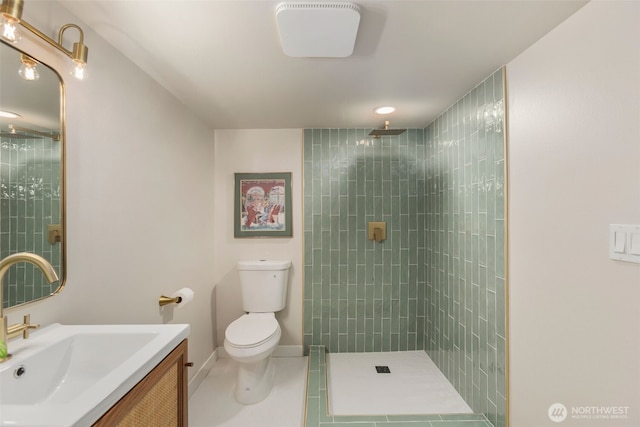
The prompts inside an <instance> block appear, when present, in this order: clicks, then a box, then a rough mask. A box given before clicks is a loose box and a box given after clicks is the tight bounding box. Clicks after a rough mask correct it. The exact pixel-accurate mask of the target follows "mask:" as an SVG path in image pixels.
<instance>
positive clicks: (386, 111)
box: [373, 105, 396, 114]
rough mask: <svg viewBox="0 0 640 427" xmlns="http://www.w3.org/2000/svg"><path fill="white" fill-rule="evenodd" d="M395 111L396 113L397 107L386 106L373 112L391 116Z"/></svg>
mask: <svg viewBox="0 0 640 427" xmlns="http://www.w3.org/2000/svg"><path fill="white" fill-rule="evenodd" d="M394 111H396V107H392V106H390V105H384V106H382V107H376V108H374V109H373V112H374V113H376V114H391V113H393V112H394Z"/></svg>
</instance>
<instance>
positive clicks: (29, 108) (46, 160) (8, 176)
mask: <svg viewBox="0 0 640 427" xmlns="http://www.w3.org/2000/svg"><path fill="white" fill-rule="evenodd" d="M25 63H26V64H25ZM23 64H24V66H23ZM29 64H32V65H35V69H36V71H37V72H38V74H39V78H38V79H37V80H31V81H28V80H25V79H24V78H23V77H21V75H19V74H18V71H19V70H20V69H21V66H23V74H24V71H26V72H29V71H30V70H24V67H26V66H27V65H29ZM63 106H64V92H63V83H62V79H61V78H60V76H59V75H58V73H56V72H55V71H54V70H53V69H52V68H50V67H48V66H47V65H45V64H42V63H41V62H39V61H37V59H34V58H31V57H29V56H26V55H25V54H24V53H23V52H21V51H19V50H17V49H15V48H14V47H12V46H9V45H8V44H6V43H4V42H2V43H0V259H2V258H5V257H6V256H8V255H11V254H13V253H16V252H33V253H36V254H38V255H41V256H43V257H44V258H46V259H47V260H48V261H49V262H50V263H51V265H53V266H54V268H55V269H56V272H57V273H58V276H59V277H60V278H61V279H60V281H59V282H54V283H52V284H51V285H49V284H48V283H47V282H46V280H45V279H44V277H43V275H42V273H41V272H40V270H39V269H38V268H36V267H35V266H33V265H31V264H28V263H20V264H17V265H14V266H12V267H11V268H10V269H9V271H7V274H6V275H5V278H4V283H2V286H3V289H2V290H3V292H2V296H3V298H2V299H3V301H2V305H3V307H4V308H9V307H15V306H18V305H21V304H25V303H29V302H32V301H36V300H39V299H42V298H46V297H48V296H51V295H54V294H56V293H57V292H59V291H60V290H61V289H62V286H63V284H64V280H65V259H64V254H65V233H64V223H65V221H64V114H63ZM6 112H10V113H15V114H16V115H17V116H13V117H6V116H7V114H4V113H6Z"/></svg>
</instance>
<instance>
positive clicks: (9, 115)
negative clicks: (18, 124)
mask: <svg viewBox="0 0 640 427" xmlns="http://www.w3.org/2000/svg"><path fill="white" fill-rule="evenodd" d="M0 117H6V118H9V119H17V118H18V117H22V116H21V115H20V114H18V113H12V112H11V111H2V110H0Z"/></svg>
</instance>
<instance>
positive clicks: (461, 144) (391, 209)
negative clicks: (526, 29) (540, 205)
mask: <svg viewBox="0 0 640 427" xmlns="http://www.w3.org/2000/svg"><path fill="white" fill-rule="evenodd" d="M503 82H504V74H503V70H502V69H500V70H498V71H496V72H495V73H493V74H492V75H491V76H489V77H488V78H487V79H486V80H484V81H483V82H482V83H481V84H479V85H478V86H477V87H476V88H474V89H473V90H472V91H470V92H469V93H468V94H466V95H465V96H464V97H463V98H462V99H461V100H460V101H458V102H457V103H456V104H454V105H453V106H452V107H450V108H449V109H448V110H447V111H445V112H444V113H443V114H442V115H441V116H439V117H438V118H437V119H436V120H434V121H433V122H432V123H431V124H430V125H428V126H427V127H426V128H425V129H409V130H407V132H405V133H403V134H401V135H399V136H396V137H382V138H380V139H375V138H372V137H369V136H368V133H369V131H370V129H306V130H305V131H304V264H305V265H304V268H305V272H304V346H305V353H307V354H308V352H309V348H310V346H324V347H325V348H326V350H327V351H329V352H362V351H399V350H416V349H418V350H425V351H426V352H427V353H428V354H429V356H430V357H431V359H432V360H433V361H434V362H435V363H436V365H437V366H438V367H439V368H440V370H441V371H442V372H443V373H444V374H445V375H446V376H447V378H448V379H449V380H450V381H451V383H452V384H453V385H454V386H455V387H456V389H457V390H458V392H459V393H460V394H461V395H462V396H463V398H464V399H465V400H466V402H467V403H468V404H469V406H471V408H472V409H473V410H474V411H475V412H477V413H482V414H484V415H485V416H486V417H487V418H488V419H489V420H490V421H491V422H492V424H493V425H494V426H496V427H505V425H506V397H505V396H506V394H507V393H506V272H505V265H506V261H505V253H506V252H505V235H506V233H505V175H506V174H505V138H504V128H505V115H504V110H505V108H504V85H503ZM369 221H385V222H386V223H387V240H385V241H384V242H382V243H375V242H373V241H370V240H367V223H368V222H369Z"/></svg>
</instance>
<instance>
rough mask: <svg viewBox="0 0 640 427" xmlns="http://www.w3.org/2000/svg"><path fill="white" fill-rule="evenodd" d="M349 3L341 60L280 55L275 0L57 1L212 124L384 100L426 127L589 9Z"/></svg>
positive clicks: (271, 121)
mask: <svg viewBox="0 0 640 427" xmlns="http://www.w3.org/2000/svg"><path fill="white" fill-rule="evenodd" d="M355 2H356V3H358V4H359V5H360V8H361V18H360V27H359V30H358V34H357V38H356V44H355V48H354V53H353V55H352V56H350V57H347V58H291V57H288V56H286V55H284V53H283V52H282V49H281V46H280V39H279V37H278V28H277V24H276V19H275V13H274V11H275V8H276V5H277V4H279V3H280V1H266V0H264V1H243V0H234V1H220V0H128V1H122V0H92V1H74V0H63V1H62V4H63V5H64V6H65V7H66V8H67V9H68V10H69V11H71V12H72V13H73V14H75V15H76V16H77V17H78V18H79V19H80V20H82V21H84V23H85V24H87V25H89V26H90V27H91V28H93V29H94V30H95V31H96V32H97V33H98V34H100V35H101V36H102V37H103V38H104V39H106V40H107V41H108V42H109V43H111V44H112V45H113V46H115V47H116V48H117V49H118V50H119V51H121V52H122V53H123V54H124V55H125V56H127V57H128V58H130V59H131V60H132V61H133V62H135V63H136V64H137V65H138V66H139V67H140V68H142V69H143V70H144V71H146V72H147V73H148V74H150V75H151V76H152V77H153V78H155V79H156V80H157V81H158V82H159V83H160V84H162V85H163V86H164V87H166V88H167V89H168V90H169V91H170V92H171V93H173V94H174V95H175V96H176V97H177V98H178V99H179V100H180V101H182V102H183V103H184V104H185V105H186V106H187V107H188V108H190V109H191V110H193V111H194V112H195V113H196V114H198V115H199V116H200V117H202V119H203V120H205V121H206V122H207V123H209V124H210V125H211V126H212V127H214V128H216V129H244V128H246V129H267V128H311V127H314V128H351V127H365V128H371V127H378V126H380V125H382V123H383V121H384V119H385V118H384V117H381V116H378V115H376V114H374V113H373V111H372V110H373V108H374V107H376V106H379V105H383V104H384V105H387V104H392V105H395V106H396V107H397V109H398V110H397V111H396V112H395V113H393V114H392V115H390V116H388V118H389V120H391V126H392V127H424V126H426V125H427V124H428V123H429V122H430V121H431V120H433V119H434V118H435V117H436V116H437V115H438V114H440V113H441V112H442V111H444V110H445V109H446V108H447V107H449V106H450V105H451V104H453V103H454V102H455V101H456V100H458V99H459V98H460V97H462V96H463V95H464V94H465V93H466V92H468V91H469V90H470V89H472V88H473V87H474V86H475V85H476V84H478V83H479V82H480V81H481V80H483V79H484V78H485V77H487V76H488V75H489V74H490V73H491V72H493V71H495V70H496V69H498V68H499V67H500V66H501V65H504V64H506V63H508V62H509V61H510V60H511V59H513V58H515V57H516V56H517V55H518V54H519V53H520V52H522V51H524V50H525V49H526V48H527V47H529V46H531V45H532V44H533V43H534V42H535V41H536V40H538V39H539V38H540V37H542V36H544V35H545V34H546V33H547V32H549V31H550V30H551V29H552V28H554V27H555V26H557V25H558V24H559V23H560V22H562V21H563V20H565V19H566V18H567V17H568V16H570V15H571V14H573V13H574V12H575V11H576V10H578V9H579V8H580V7H582V6H583V5H584V4H585V3H586V1H577V0H575V1H567V0H561V1H549V0H534V1H526V0H502V1H501V0H494V1H488V0H485V1H483V0H473V1H460V0H442V1H432V0H429V1H392V0H386V1H363V0H356V1H355ZM27 5H28V4H27ZM87 44H89V43H87ZM89 49H91V46H90V45H89ZM90 66H91V51H90V55H89V67H90Z"/></svg>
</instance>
